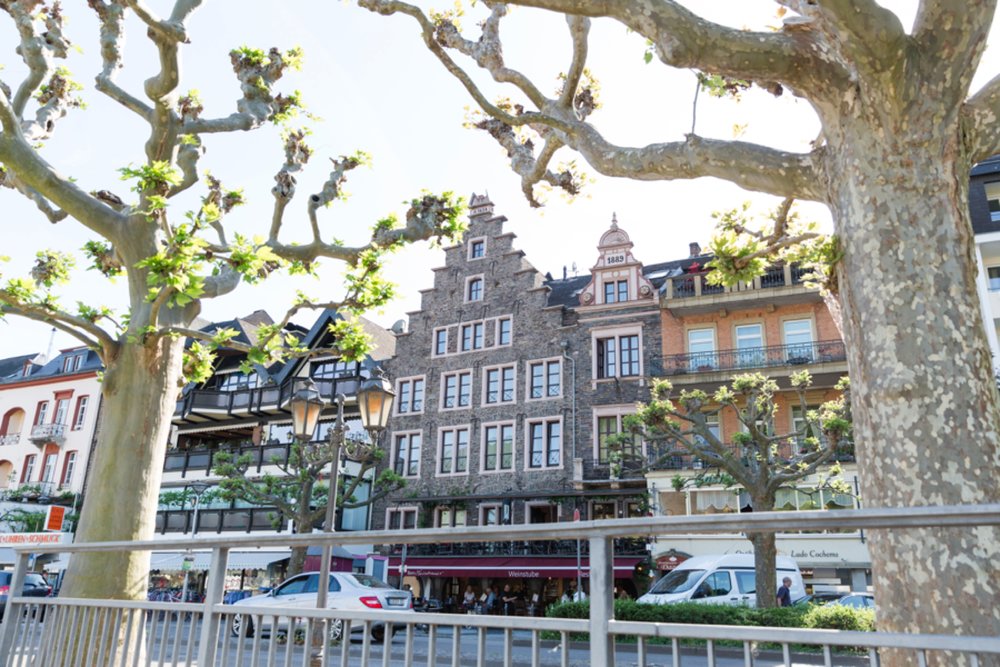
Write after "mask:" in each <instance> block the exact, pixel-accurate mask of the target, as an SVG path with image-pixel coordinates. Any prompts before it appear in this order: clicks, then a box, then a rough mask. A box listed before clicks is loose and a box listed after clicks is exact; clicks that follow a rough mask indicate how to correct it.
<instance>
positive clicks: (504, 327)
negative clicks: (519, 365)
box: [496, 317, 512, 345]
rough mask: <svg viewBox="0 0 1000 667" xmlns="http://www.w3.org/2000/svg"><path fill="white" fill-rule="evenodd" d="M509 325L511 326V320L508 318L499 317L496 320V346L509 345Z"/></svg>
mask: <svg viewBox="0 0 1000 667" xmlns="http://www.w3.org/2000/svg"><path fill="white" fill-rule="evenodd" d="M511 325H512V320H511V318H509V317H501V318H498V319H497V333H496V344H497V345H510V339H511Z"/></svg>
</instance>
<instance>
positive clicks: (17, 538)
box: [0, 533, 73, 547]
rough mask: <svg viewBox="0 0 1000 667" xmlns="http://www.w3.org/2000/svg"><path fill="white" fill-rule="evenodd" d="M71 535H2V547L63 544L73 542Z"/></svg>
mask: <svg viewBox="0 0 1000 667" xmlns="http://www.w3.org/2000/svg"><path fill="white" fill-rule="evenodd" d="M72 537H73V536H72V535H71V534H70V533H0V546H4V547H16V546H21V545H25V544H61V543H63V542H70V541H72Z"/></svg>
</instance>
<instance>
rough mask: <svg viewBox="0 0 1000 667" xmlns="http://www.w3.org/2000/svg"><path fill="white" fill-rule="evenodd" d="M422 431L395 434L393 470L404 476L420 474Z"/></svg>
mask: <svg viewBox="0 0 1000 667" xmlns="http://www.w3.org/2000/svg"><path fill="white" fill-rule="evenodd" d="M422 440H423V435H422V434H421V433H420V431H412V432H406V433H395V434H393V457H392V461H393V464H392V465H393V470H395V471H396V474H397V475H400V476H402V477H417V476H419V475H420V444H421V441H422Z"/></svg>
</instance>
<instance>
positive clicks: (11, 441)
mask: <svg viewBox="0 0 1000 667" xmlns="http://www.w3.org/2000/svg"><path fill="white" fill-rule="evenodd" d="M20 441H21V434H20V433H7V434H5V435H0V447H3V446H4V445H16V444H17V443H19V442H20Z"/></svg>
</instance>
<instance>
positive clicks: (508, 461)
mask: <svg viewBox="0 0 1000 667" xmlns="http://www.w3.org/2000/svg"><path fill="white" fill-rule="evenodd" d="M482 431H483V446H482V452H483V455H482V462H481V465H480V469H481V470H482V472H502V471H505V470H513V469H514V422H498V423H495V424H483V427H482Z"/></svg>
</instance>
